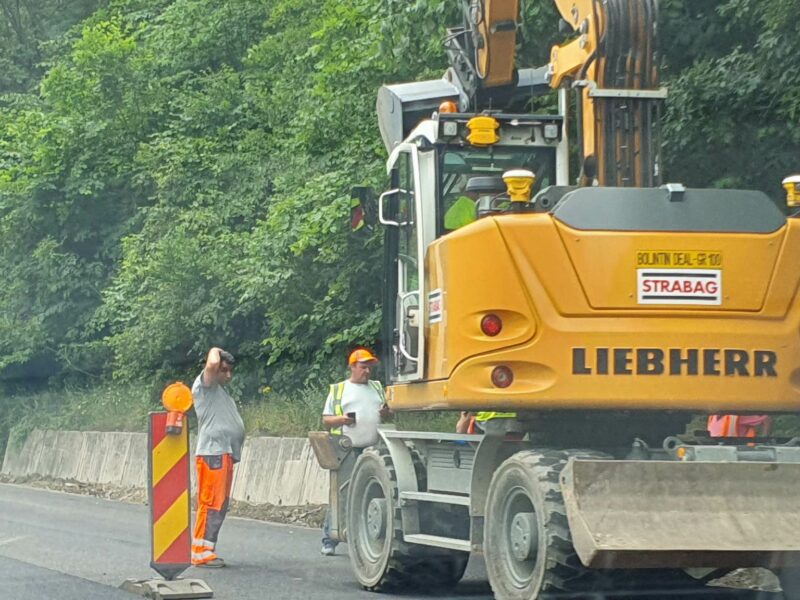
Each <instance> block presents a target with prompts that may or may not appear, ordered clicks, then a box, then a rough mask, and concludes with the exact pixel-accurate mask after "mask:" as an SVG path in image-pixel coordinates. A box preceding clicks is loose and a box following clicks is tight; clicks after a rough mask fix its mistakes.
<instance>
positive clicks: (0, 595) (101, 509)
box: [0, 484, 781, 600]
mask: <svg viewBox="0 0 800 600" xmlns="http://www.w3.org/2000/svg"><path fill="white" fill-rule="evenodd" d="M147 519H148V510H147V507H146V506H141V505H135V504H126V503H123V502H113V501H109V500H102V499H98V498H94V497H90V496H77V495H71V494H64V493H59V492H51V491H47V490H40V489H32V488H26V487H21V486H14V485H3V484H0V599H6V598H8V599H14V600H51V599H52V600H125V599H128V600H131V599H133V598H138V597H139V596H135V595H132V594H130V593H128V592H125V591H122V590H119V589H118V587H119V585H120V584H121V583H122V582H123V581H124V580H126V579H150V578H155V577H157V576H156V574H155V573H153V572H152V571H151V570H150V568H149V566H148V565H149V561H150V557H149V538H148V535H149V534H148V525H147ZM319 544H320V532H319V531H316V530H313V529H307V528H304V527H292V526H286V525H276V524H269V523H264V522H261V521H253V520H249V519H239V518H235V517H229V518H228V520H227V521H226V523H225V525H224V527H223V528H222V533H221V534H220V539H219V544H218V552H219V554H220V556H222V557H223V558H225V560H226V561H227V562H228V565H229V566H228V567H226V568H224V569H216V570H210V569H196V568H190V569H188V570H187V571H186V572H185V574H184V576H186V577H198V578H201V579H204V580H205V581H206V582H207V583H208V584H209V585H210V586H211V588H212V589H213V590H214V593H215V595H214V597H215V598H216V599H218V600H265V599H270V600H272V599H288V600H293V599H298V600H299V599H302V600H338V599H341V598H348V599H351V598H355V599H358V598H361V599H363V600H367V599H370V600H389V599H397V598H404V599H408V598H419V597H421V596H420V595H419V594H414V595H405V596H398V595H391V594H380V595H377V594H373V593H369V592H365V591H363V590H362V589H361V588H360V587H359V586H358V585H357V584H356V583H355V580H354V579H353V577H352V575H351V573H350V562H349V560H348V558H347V554H346V553H347V546H346V545H344V544H343V545H340V546H339V553H338V554H337V555H336V556H334V557H323V556H321V555H320V554H319ZM720 591H721V590H719V589H717V590H716V592H715V593H714V597H716V598H719V597H720V595H719V592H720ZM711 592H714V590H713V589H711V588H706V589H705V590H704V593H702V594H698V593H696V592H693V593H691V595H681V598H687V597H688V598H692V599H693V600H694V599H699V598H703V599H705V598H709V597H711V595H710V593H711ZM618 593H619V592H618ZM618 593H616V594H613V595H608V596H605V597H602V598H601V597H600V596H599V595H598V596H591V599H592V600H610V598H612V597H613V598H619V597H621V596H619V595H618ZM724 596H725V597H731V596H730V595H728V594H727V593H726V594H724ZM424 597H426V598H430V597H431V596H424ZM573 597H574V598H577V597H578V596H573ZM623 597H627V598H631V597H635V598H640V599H641V598H645V597H648V598H653V597H654V595H646V594H642V593H641V591H640V592H638V593H636V594H635V595H633V596H632V595H630V594H626V595H625V596H623ZM655 597H658V598H663V597H664V596H663V595H661V594H659V595H658V596H655ZM668 597H669V598H676V597H677V596H676V595H674V594H670V595H669V596H668ZM734 597H736V595H734ZM739 597H741V596H739ZM755 597H756V598H758V600H766V599H767V598H769V599H773V598H781V595H780V594H775V595H773V594H763V595H761V594H759V595H758V596H755ZM438 598H439V599H440V600H441V599H449V600H456V599H470V600H489V599H491V598H492V593H491V589H490V587H489V585H488V583H487V582H486V571H485V568H484V564H483V561H482V559H481V558H480V557H473V558H472V559H471V560H470V565H469V567H468V569H467V573H466V575H465V577H464V579H463V580H462V581H461V583H459V585H458V586H457V587H456V588H455V589H454V590H452V591H450V592H448V593H447V594H446V595H440V596H438ZM581 598H584V599H585V598H586V596H585V595H584V596H581ZM752 598H754V596H749V598H748V600H752Z"/></svg>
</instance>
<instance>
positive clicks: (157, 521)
mask: <svg viewBox="0 0 800 600" xmlns="http://www.w3.org/2000/svg"><path fill="white" fill-rule="evenodd" d="M187 429H188V427H181V429H180V433H177V434H167V413H165V412H158V413H150V433H149V436H148V438H149V444H148V448H149V449H150V457H149V469H148V472H149V479H150V486H149V488H150V539H151V544H150V566H151V567H153V569H154V570H155V571H156V572H157V573H158V574H159V575H161V576H162V577H164V579H175V577H177V576H178V575H180V574H181V573H183V572H184V571H185V570H186V569H187V568H189V566H191V564H192V561H191V554H192V546H191V544H192V540H191V532H190V531H189V529H190V527H191V523H192V517H191V508H190V499H189V485H190V483H189V435H188V432H187Z"/></svg>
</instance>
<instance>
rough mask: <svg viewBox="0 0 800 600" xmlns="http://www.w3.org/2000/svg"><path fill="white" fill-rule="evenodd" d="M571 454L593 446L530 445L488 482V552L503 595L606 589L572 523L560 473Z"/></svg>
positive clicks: (492, 577)
mask: <svg viewBox="0 0 800 600" xmlns="http://www.w3.org/2000/svg"><path fill="white" fill-rule="evenodd" d="M570 456H586V457H592V458H599V457H605V455H603V454H601V453H593V452H591V451H568V450H543V451H535V450H525V451H523V452H517V453H516V454H514V455H513V456H511V457H510V458H508V459H506V461H505V462H503V463H502V464H501V465H500V467H499V468H498V469H497V470H496V471H495V473H494V476H493V477H492V481H491V483H490V484H489V495H488V498H487V500H486V521H485V525H484V553H485V557H486V570H487V572H488V575H489V583H490V584H491V586H492V590H493V591H494V595H495V598H497V599H498V600H532V599H533V598H538V597H540V596H543V595H547V594H554V593H555V594H557V593H562V592H567V593H574V592H585V591H589V590H592V589H598V588H599V589H607V586H604V585H603V583H604V582H603V577H602V572H600V571H594V570H589V569H587V568H586V567H584V566H583V565H582V564H581V561H580V559H579V558H578V555H577V554H576V553H575V549H574V548H573V547H572V540H571V537H570V532H569V524H568V523H567V515H566V510H565V508H564V501H563V498H562V496H561V487H560V484H559V475H560V473H561V470H562V469H563V468H564V466H565V465H566V464H567V460H568V459H569V457H570Z"/></svg>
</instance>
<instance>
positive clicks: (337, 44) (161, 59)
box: [0, 0, 800, 442]
mask: <svg viewBox="0 0 800 600" xmlns="http://www.w3.org/2000/svg"><path fill="white" fill-rule="evenodd" d="M0 7H2V9H3V13H2V14H4V18H3V19H2V20H0V257H1V258H2V262H3V269H2V270H0V388H1V390H0V391H2V393H3V400H2V404H0V442H2V441H3V440H4V439H5V438H6V437H7V435H8V432H9V431H10V429H11V428H12V427H17V429H18V430H22V429H24V428H26V427H31V426H33V425H34V424H37V423H42V424H44V423H52V424H53V426H58V427H69V428H81V429H85V428H109V429H129V428H130V429H135V428H137V427H141V423H142V418H143V415H144V414H145V413H146V412H147V410H148V409H149V408H150V407H152V406H157V403H158V395H159V391H160V389H161V387H163V385H164V384H165V383H167V382H169V381H173V380H175V379H182V380H184V381H191V379H193V376H194V375H195V374H196V372H197V370H198V369H199V368H200V366H201V365H202V361H203V356H204V354H205V351H206V350H207V348H208V347H209V346H211V345H219V346H223V347H225V348H227V349H229V350H231V351H232V352H233V353H234V354H236V355H237V357H238V358H239V359H240V361H239V365H238V367H237V376H236V379H235V386H236V387H235V389H234V392H235V395H236V397H237V398H239V399H240V400H241V402H242V404H243V410H244V413H245V414H246V415H247V421H248V427H249V428H250V429H251V430H252V431H271V432H272V431H274V432H287V433H293V432H302V431H303V430H306V428H311V427H312V425H314V427H316V426H317V423H318V421H317V415H318V409H319V406H320V405H321V399H319V398H320V397H319V396H318V395H317V392H314V391H313V390H320V389H321V390H324V389H325V386H326V384H327V383H329V382H330V381H332V380H335V379H336V378H338V377H340V376H341V372H342V365H343V362H344V357H345V356H346V354H347V352H348V351H349V350H350V349H351V348H352V347H353V346H354V345H357V344H365V345H369V346H372V347H376V346H377V345H378V342H377V336H378V326H379V321H380V314H379V305H380V292H381V287H382V274H381V271H380V269H381V257H382V252H381V243H380V234H379V231H378V230H377V229H376V230H373V231H369V230H367V231H365V232H362V234H361V235H352V234H351V233H350V232H349V227H348V223H349V221H348V212H349V192H350V189H351V187H352V186H354V185H369V186H372V187H374V188H375V189H378V190H379V189H382V188H383V187H384V185H385V180H384V177H385V174H384V172H383V162H384V160H385V152H384V149H383V146H382V143H381V141H380V136H379V133H378V127H377V123H376V119H375V115H374V103H375V95H376V90H377V88H378V87H379V86H380V85H381V84H382V83H393V82H400V81H413V80H418V79H423V78H436V77H440V76H441V74H442V73H443V72H444V70H445V68H446V66H447V64H446V57H445V52H444V48H443V44H442V39H443V37H444V35H445V28H446V26H447V25H448V24H454V23H457V22H458V21H459V19H460V6H459V3H458V2H456V1H455V0H452V1H449V0H448V1H441V0H411V1H410V0H352V1H348V2H342V1H341V0H316V1H314V2H311V1H308V0H264V1H262V2H252V1H248V0H224V1H220V0H73V1H71V2H67V3H65V2H62V1H61V0H20V1H16V2H10V1H6V0H0ZM799 8H800V2H799V1H798V0H771V1H770V2H763V1H758V0H663V2H661V9H662V15H663V23H662V26H661V28H660V34H661V36H662V41H663V45H662V47H663V52H662V58H663V61H664V69H663V73H664V82H663V83H664V84H665V85H667V86H668V87H669V89H670V100H669V101H668V104H667V109H666V114H665V120H664V131H663V133H664V148H663V159H664V160H663V162H664V170H665V172H666V179H667V180H672V181H682V182H684V183H686V184H688V185H692V186H713V187H749V188H756V189H761V190H764V191H766V192H767V193H769V194H770V195H771V196H772V197H773V198H774V199H775V200H776V201H780V199H781V188H780V181H781V179H782V178H783V177H785V176H786V175H788V174H790V173H792V172H797V171H800V162H799V161H798V156H800V96H798V94H797V90H798V89H800V85H798V84H800V68H799V67H800V36H797V34H796V26H795V21H796V19H795V16H796V15H797V14H798V9H799ZM525 11H526V14H525V16H524V31H523V38H524V45H523V52H522V55H521V56H520V61H519V62H520V64H521V65H523V66H536V65H541V64H544V63H545V62H546V60H547V57H548V54H549V47H550V45H551V44H552V43H554V42H557V41H558V40H559V34H558V27H557V19H556V13H555V8H554V6H553V3H552V2H550V0H536V1H531V2H526V3H525ZM576 172H577V171H576ZM141 382H145V383H141ZM266 386H269V387H270V388H271V391H270V392H268V393H264V391H263V390H264V389H265V387H266ZM414 418H415V417H411V416H408V417H407V416H405V415H404V416H403V417H402V419H408V420H409V422H411V421H412V420H413V419H414ZM421 418H422V419H423V420H425V423H428V422H429V421H430V420H431V417H429V416H424V417H421ZM452 420H454V419H452V418H451V415H448V416H447V417H446V418H443V419H442V421H441V426H444V424H446V423H450V422H451V421H452ZM434 422H436V421H434ZM432 426H433V425H432Z"/></svg>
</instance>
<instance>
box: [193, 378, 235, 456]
mask: <svg viewBox="0 0 800 600" xmlns="http://www.w3.org/2000/svg"><path fill="white" fill-rule="evenodd" d="M192 398H193V399H194V409H195V412H196V413H197V425H198V430H199V431H198V432H197V450H195V453H196V454H197V455H198V456H210V455H220V454H230V455H232V456H233V460H234V461H238V460H240V459H241V458H242V444H244V422H243V421H242V417H241V416H239V411H238V410H237V409H236V403H235V402H234V401H233V398H231V396H230V394H228V392H226V391H225V388H223V387H222V386H221V385H216V384H214V385H211V386H206V385H203V374H202V373H201V374H200V375H198V376H197V379H195V380H194V384H193V385H192Z"/></svg>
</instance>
